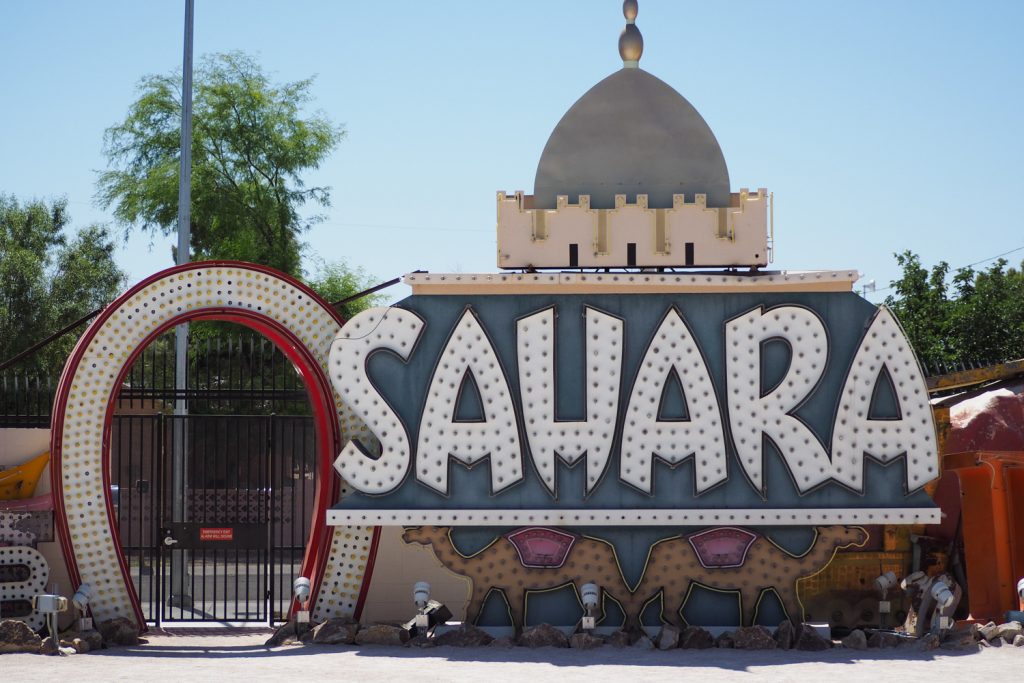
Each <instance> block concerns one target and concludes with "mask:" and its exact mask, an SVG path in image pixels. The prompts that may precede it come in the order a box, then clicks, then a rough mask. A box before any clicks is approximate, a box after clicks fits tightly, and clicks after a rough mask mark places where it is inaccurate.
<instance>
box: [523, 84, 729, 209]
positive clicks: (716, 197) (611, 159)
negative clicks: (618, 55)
mask: <svg viewBox="0 0 1024 683" xmlns="http://www.w3.org/2000/svg"><path fill="white" fill-rule="evenodd" d="M533 193H534V207H536V208H538V209H554V208H555V196H556V195H560V194H564V195H568V196H569V200H570V201H571V202H576V198H577V197H578V196H579V195H581V194H587V195H590V206H591V208H595V209H611V208H614V207H615V195H616V194H625V195H627V197H628V199H629V201H634V196H635V195H637V194H646V195H647V198H648V199H647V201H648V206H649V207H651V208H668V207H671V206H672V195H673V194H680V193H682V194H685V195H686V200H687V201H693V196H694V195H695V194H699V193H703V194H706V195H707V203H708V206H718V207H722V206H729V169H728V168H726V165H725V157H724V156H723V155H722V149H721V148H720V147H719V146H718V140H716V139H715V134H714V133H712V132H711V128H710V127H708V124H707V123H706V122H705V121H704V118H703V117H702V116H701V115H700V113H699V112H698V111H697V110H696V109H694V107H693V105H692V104H690V103H689V102H687V101H686V99H685V98H684V97H683V96H682V95H680V94H679V93H677V92H676V91H675V90H674V89H672V87H670V86H669V85H668V84H667V83H665V82H664V81H662V80H661V79H659V78H656V77H655V76H652V75H651V74H649V73H647V72H646V71H643V70H642V69H639V68H624V69H621V70H620V71H617V72H615V73H613V74H612V75H611V76H608V77H607V78H605V79H604V80H603V81H601V82H600V83H598V84H597V85H595V86H594V87H593V88H591V89H590V90H588V91H587V92H586V93H585V94H584V95H583V97H581V98H580V99H579V100H577V101H576V103H575V104H574V105H572V107H570V108H569V111H567V112H566V113H565V116H563V117H562V120H561V121H559V122H558V125H557V126H555V130H554V131H553V132H552V133H551V137H550V138H548V143H547V145H545V146H544V152H543V153H542V154H541V157H540V163H538V164H537V176H536V178H535V179H534V184H533Z"/></svg>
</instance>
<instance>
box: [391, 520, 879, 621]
mask: <svg viewBox="0 0 1024 683" xmlns="http://www.w3.org/2000/svg"><path fill="white" fill-rule="evenodd" d="M451 532H452V529H451V527H434V526H423V527H416V528H410V529H406V530H405V532H404V533H403V535H402V538H403V540H404V541H405V542H406V543H414V544H420V545H424V546H427V547H429V548H430V549H431V550H432V551H433V552H434V554H435V555H436V556H437V558H438V559H439V560H440V562H441V563H442V564H443V565H444V566H445V567H447V568H448V569H449V570H451V571H452V572H454V573H456V574H459V575H461V576H465V577H467V578H469V579H470V580H471V581H472V586H473V587H472V597H471V599H470V601H469V603H468V605H467V608H466V614H465V617H464V618H465V620H466V621H468V622H471V623H475V622H476V621H477V620H478V619H479V617H480V614H481V612H482V609H483V606H484V603H485V601H486V599H487V596H488V595H489V594H490V593H491V592H492V591H497V592H499V593H501V595H502V596H503V597H504V599H505V601H506V603H507V604H508V610H509V616H510V618H511V621H512V625H513V627H514V628H515V629H516V631H517V632H518V631H519V630H521V629H522V627H523V626H524V624H525V622H526V599H527V595H528V594H529V593H533V592H542V591H550V590H554V589H557V588H562V587H565V586H568V585H571V586H574V587H575V589H576V591H577V597H578V591H579V586H580V585H582V584H583V583H587V582H593V583H596V584H597V585H598V586H600V587H601V589H602V592H603V594H604V596H605V597H606V598H610V599H611V600H613V601H615V602H616V603H618V605H619V607H620V608H621V609H622V612H623V614H624V615H625V621H624V622H623V624H622V626H623V627H624V628H626V629H628V630H635V629H638V628H639V627H640V618H641V615H642V613H643V612H644V609H645V607H646V606H647V605H648V604H650V603H652V602H653V601H655V600H658V599H659V597H660V600H661V605H662V609H661V618H662V621H665V622H667V623H671V624H675V625H679V626H681V625H683V618H682V610H683V607H684V606H685V604H686V601H687V600H688V598H689V597H690V594H691V592H692V590H693V588H694V586H697V585H700V586H704V587H706V588H710V589H713V590H717V591H723V592H734V593H736V594H737V595H738V596H739V601H740V610H739V620H740V622H741V623H742V624H743V625H749V624H752V623H754V622H755V619H756V614H757V607H758V605H759V604H760V601H761V599H762V598H763V596H764V594H765V593H766V592H768V591H774V592H775V593H776V595H778V596H779V599H780V601H781V602H782V605H783V607H784V609H785V611H786V613H787V616H788V617H789V618H790V619H791V620H792V621H794V622H800V621H801V620H802V619H803V607H802V605H801V603H800V600H799V597H798V583H799V581H800V580H801V579H804V578H807V577H809V576H813V575H814V574H816V573H818V572H820V571H821V570H823V569H824V568H825V567H826V566H828V564H829V562H831V561H832V559H833V557H834V556H835V553H836V552H837V551H838V550H840V549H843V548H849V547H860V546H862V545H863V544H864V543H865V542H866V540H867V533H866V532H865V531H864V529H862V528H860V527H847V526H828V527H817V528H815V538H814V541H813V543H812V544H811V546H810V548H808V549H807V550H806V551H805V552H804V553H802V554H799V555H794V554H791V553H789V552H787V551H785V550H783V549H782V548H781V547H779V546H778V545H776V544H775V543H774V542H772V541H771V540H770V539H769V538H767V537H766V536H763V535H759V534H755V533H752V532H750V531H747V530H744V529H738V528H732V527H725V528H715V529H711V530H706V531H702V532H700V533H696V534H689V535H685V536H684V535H679V536H673V537H670V538H666V539H663V540H661V541H659V542H657V543H655V544H654V545H653V546H651V549H650V551H649V554H648V557H647V562H646V564H645V566H644V569H643V572H642V575H641V577H640V580H639V582H638V583H637V584H636V585H635V586H630V585H629V582H628V581H627V580H626V578H625V576H624V574H623V571H622V567H621V564H620V562H619V558H618V556H617V554H616V551H615V547H614V545H612V544H611V543H609V542H607V541H605V540H602V539H599V538H593V537H589V536H581V535H578V534H573V533H570V532H567V531H564V530H561V529H548V528H540V527H526V528H524V529H519V530H516V531H513V532H510V533H507V534H504V535H502V536H499V537H497V538H496V539H494V541H492V542H491V543H490V544H489V545H487V546H486V547H485V548H483V549H481V550H479V551H477V552H475V553H473V554H471V555H466V554H463V553H462V552H460V551H459V549H458V548H457V547H456V545H455V543H454V542H453V541H452V535H451ZM609 625H614V624H609Z"/></svg>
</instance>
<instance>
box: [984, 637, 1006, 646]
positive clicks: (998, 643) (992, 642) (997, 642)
mask: <svg viewBox="0 0 1024 683" xmlns="http://www.w3.org/2000/svg"><path fill="white" fill-rule="evenodd" d="M986 642H987V643H988V644H989V646H990V647H1002V646H1003V643H1005V642H1006V641H1005V640H1003V639H1002V638H993V639H992V640H989V641H986Z"/></svg>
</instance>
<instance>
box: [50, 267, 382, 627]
mask: <svg viewBox="0 0 1024 683" xmlns="http://www.w3.org/2000/svg"><path fill="white" fill-rule="evenodd" d="M211 268H240V269H244V270H249V271H255V272H260V273H263V274H265V275H270V276H271V277H274V278H275V279H278V280H281V281H283V282H286V283H288V284H290V285H291V286H293V287H295V288H296V289H298V290H299V291H300V292H302V293H303V294H304V295H305V296H308V297H309V298H310V300H311V301H312V302H314V303H316V304H319V305H320V306H322V307H323V308H324V309H325V310H327V311H328V312H329V313H330V314H331V316H332V317H333V318H334V320H335V321H336V322H337V323H338V326H339V327H340V326H341V325H343V324H344V322H345V320H344V318H342V317H341V316H340V315H338V313H337V312H336V311H335V310H334V308H333V307H332V306H331V304H330V303H328V302H327V301H325V300H324V299H322V298H321V297H320V296H319V295H318V294H317V293H316V292H314V291H313V290H312V289H310V288H309V287H307V286H306V285H304V284H303V283H301V282H299V281H298V280H296V279H294V278H292V277H291V276H289V275H287V274H285V273H282V272H280V271H277V270H275V269H273V268H268V267H266V266H261V265H257V264H252V263H244V262H240V261H201V262H196V263H189V264H185V265H181V266H175V267H173V268H168V269H167V270H163V271H160V272H158V273H155V274H153V275H151V276H149V277H148V278H146V279H144V280H142V281H141V282H139V283H138V284H136V285H135V286H133V287H131V288H130V289H129V290H128V291H126V292H125V293H123V294H122V295H121V296H119V297H118V298H117V299H115V300H114V301H113V302H111V303H110V305H108V306H107V307H106V308H105V309H104V310H103V312H102V313H101V314H100V315H99V316H98V317H97V318H96V319H95V320H94V321H93V322H92V324H91V325H90V326H89V328H88V329H87V330H86V332H85V334H83V335H82V337H81V338H80V339H79V340H78V343H77V344H76V345H75V348H74V349H73V350H72V352H71V356H70V357H69V358H68V362H67V363H66V364H65V366H64V371H63V372H62V373H61V377H60V381H59V382H58V384H57V392H56V395H55V397H54V405H53V413H52V414H53V418H52V421H51V432H50V483H51V488H52V490H53V495H54V509H55V511H56V515H55V517H56V519H55V522H56V526H57V532H58V537H59V540H60V545H61V550H62V552H63V554H64V560H65V562H66V564H67V570H68V575H69V577H70V578H71V581H72V583H73V584H74V586H72V588H74V587H77V586H78V585H79V584H80V583H81V573H80V572H79V569H78V563H77V560H76V558H75V554H74V548H73V545H72V543H71V532H70V526H69V524H68V517H67V511H66V509H65V507H64V488H63V478H62V473H63V443H62V441H63V433H64V413H65V411H66V409H67V402H68V397H69V394H70V387H71V382H72V380H73V378H74V376H75V374H76V373H77V371H78V368H79V364H80V363H81V360H82V356H83V355H84V354H85V351H86V349H87V348H88V346H89V344H90V343H91V342H92V340H93V339H94V338H95V336H96V334H97V333H98V332H99V330H100V328H101V327H102V326H103V324H104V323H105V322H106V321H107V320H108V319H109V318H110V317H111V316H112V315H113V314H114V312H116V311H117V310H118V309H119V308H120V307H121V306H122V305H123V304H124V303H125V302H126V301H127V300H129V299H131V297H133V296H135V295H136V294H137V293H138V292H139V291H141V290H143V289H145V288H146V287H148V286H150V285H152V284H153V283H154V282H157V281H159V280H163V279H165V278H167V277H170V276H172V275H176V274H179V273H186V272H189V271H194V270H208V269H211ZM199 319H203V320H221V321H228V322H235V323H240V324H242V325H245V326H247V327H249V328H251V329H253V330H255V331H257V332H259V333H260V334H262V335H264V336H265V337H267V338H268V339H270V340H271V342H273V343H274V344H275V345H276V346H277V347H278V348H279V349H281V351H282V352H284V354H285V355H286V356H287V357H288V358H289V360H291V361H292V362H293V363H294V364H295V366H296V367H297V368H298V370H299V373H300V374H301V375H302V379H303V381H304V383H305V386H306V390H307V392H308V394H309V399H310V403H311V405H312V407H313V417H314V424H315V428H316V433H317V435H318V436H319V437H320V438H319V443H318V446H317V450H318V458H317V464H318V467H317V486H316V493H315V495H314V502H313V519H312V522H311V526H310V538H309V542H308V543H307V545H306V552H305V555H304V557H303V560H302V575H303V576H308V577H310V578H311V579H312V582H313V585H312V589H313V591H312V595H313V596H314V597H315V596H317V595H319V592H320V589H321V584H322V582H323V578H324V571H325V566H326V564H327V557H328V554H329V551H330V541H331V534H330V533H328V529H333V527H328V526H327V508H328V506H329V505H330V504H331V501H332V500H334V499H335V498H336V497H337V494H338V491H339V481H338V478H337V477H334V476H332V474H333V470H332V461H333V459H334V458H335V457H336V455H337V453H338V452H339V449H340V445H341V431H340V426H339V424H338V419H337V414H336V408H335V403H334V395H333V391H332V389H331V384H330V381H329V380H328V378H327V377H326V375H325V374H324V372H323V370H322V369H321V367H320V365H319V363H318V362H317V361H316V359H315V358H314V357H313V355H312V354H311V353H310V352H309V350H308V349H307V348H306V347H305V346H304V345H303V344H302V342H301V341H300V340H299V339H298V337H297V336H296V335H295V334H294V333H292V332H291V331H290V330H288V329H286V328H285V327H284V326H283V325H282V324H281V323H279V322H277V321H276V320H273V319H272V318H270V317H269V316H267V315H265V314H263V313H260V312H256V311H251V310H247V309H242V308H230V307H217V306H214V307H207V308H201V309H196V310H191V311H187V312H184V313H181V314H179V315H176V316H173V317H171V318H170V319H169V320H168V321H167V322H166V323H164V324H162V325H161V326H160V327H159V328H157V329H156V330H155V331H153V332H152V333H151V334H149V335H148V336H147V337H146V338H145V339H144V340H143V341H142V342H141V343H140V344H139V345H138V346H137V347H136V348H135V349H133V350H132V352H131V354H130V355H129V357H128V359H127V360H126V361H125V363H124V365H123V366H122V367H121V370H120V372H119V373H118V376H117V378H116V380H115V383H114V386H115V387H119V386H120V385H121V384H122V382H123V381H124V377H125V376H126V374H127V373H128V371H129V369H130V368H131V366H132V363H134V361H135V360H136V358H137V357H138V355H139V354H140V353H142V350H143V349H145V347H146V346H147V345H149V344H150V343H151V342H152V341H153V340H154V339H155V338H156V337H157V336H159V335H160V334H162V333H163V332H165V331H167V330H168V329H170V328H172V327H174V326H175V325H178V324H180V323H183V322H188V321H190V320H199ZM114 406H115V399H114V398H113V397H111V398H110V400H109V401H108V404H107V412H106V415H105V417H104V421H103V436H102V442H101V444H102V445H101V448H102V461H103V466H102V473H103V492H104V502H105V506H106V511H107V524H108V526H109V529H110V534H111V538H112V539H113V540H114V543H115V550H116V553H117V560H118V564H119V567H120V570H121V576H122V580H123V581H124V584H125V586H126V588H127V589H128V597H129V599H130V601H131V604H132V608H133V610H134V612H135V619H136V622H137V623H138V624H139V626H140V628H142V629H145V628H146V620H145V616H144V615H143V613H142V608H141V605H140V603H139V596H138V594H137V592H136V590H135V585H134V584H133V583H132V579H131V575H130V573H129V571H128V565H127V562H126V561H125V557H124V552H123V550H122V549H121V543H120V532H119V530H118V528H117V522H116V520H115V519H114V514H113V501H112V499H111V495H110V430H111V423H112V420H113V415H114ZM378 531H379V530H378V529H374V538H376V536H377V532H378ZM375 549H376V548H373V549H372V550H375ZM374 554H375V553H374V552H371V557H370V558H368V559H369V560H370V561H369V562H367V567H366V572H365V574H364V577H363V590H362V591H361V592H360V596H359V604H357V605H356V613H357V614H358V613H359V612H361V610H362V606H363V605H362V603H363V600H364V598H365V593H366V591H365V587H366V585H367V584H368V583H369V581H370V578H371V571H372V567H373V562H372V560H373V557H372V556H373V555H374Z"/></svg>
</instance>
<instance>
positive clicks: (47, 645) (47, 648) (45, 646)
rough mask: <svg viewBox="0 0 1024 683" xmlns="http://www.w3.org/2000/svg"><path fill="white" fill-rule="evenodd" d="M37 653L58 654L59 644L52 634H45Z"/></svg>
mask: <svg viewBox="0 0 1024 683" xmlns="http://www.w3.org/2000/svg"><path fill="white" fill-rule="evenodd" d="M39 654H41V655H59V654H60V644H59V643H58V642H57V641H56V639H54V638H53V637H52V636H47V637H46V638H43V643H42V645H40V646H39Z"/></svg>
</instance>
